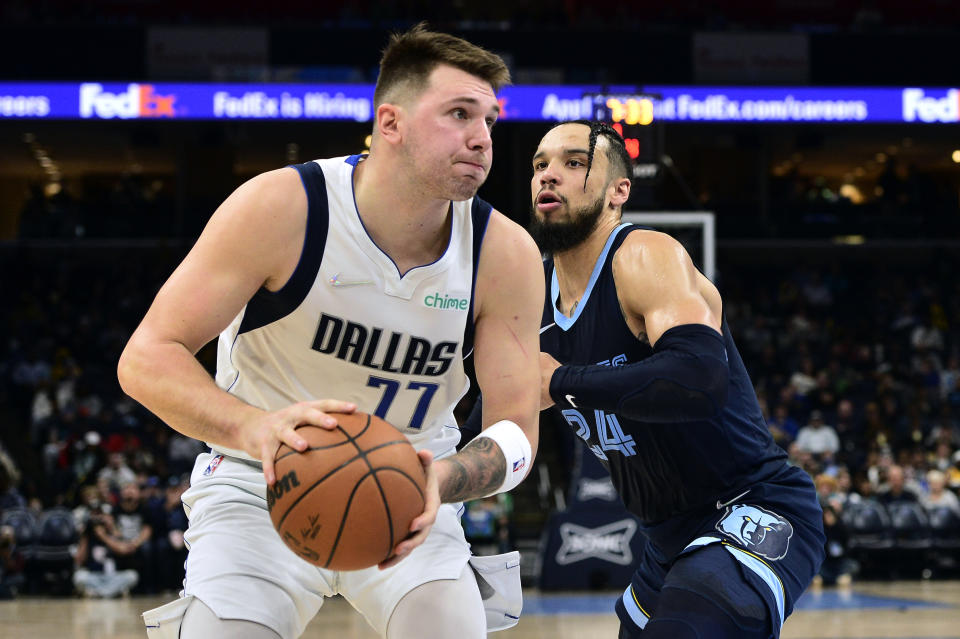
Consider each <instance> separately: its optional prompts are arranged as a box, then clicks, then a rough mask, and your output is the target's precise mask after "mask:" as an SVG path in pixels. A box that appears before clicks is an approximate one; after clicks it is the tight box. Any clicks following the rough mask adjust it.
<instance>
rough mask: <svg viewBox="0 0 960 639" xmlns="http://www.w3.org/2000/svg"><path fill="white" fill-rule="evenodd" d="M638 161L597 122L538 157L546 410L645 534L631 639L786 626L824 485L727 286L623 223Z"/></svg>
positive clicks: (815, 564) (667, 244) (814, 552)
mask: <svg viewBox="0 0 960 639" xmlns="http://www.w3.org/2000/svg"><path fill="white" fill-rule="evenodd" d="M630 166H631V164H630V158H629V156H628V154H627V152H626V149H625V148H624V143H623V140H622V138H621V137H620V136H619V135H618V134H617V133H616V131H614V130H613V129H611V128H610V127H608V126H606V125H603V124H601V123H597V122H588V121H577V122H569V123H564V124H561V125H558V126H556V127H555V128H553V129H552V130H550V131H549V132H548V133H547V134H546V135H545V136H544V137H543V139H542V140H541V142H540V145H539V147H538V148H537V151H536V154H535V155H534V156H533V179H532V182H531V189H532V197H533V214H532V215H533V217H532V222H531V233H532V235H533V236H534V238H535V239H536V240H537V242H538V244H539V245H540V248H541V250H542V251H544V253H545V254H547V255H548V257H547V259H546V260H545V262H544V267H545V274H546V285H547V297H546V304H545V307H544V315H543V320H542V327H541V335H540V348H541V351H543V352H542V353H541V355H540V365H541V394H540V405H541V409H544V408H548V407H550V406H554V405H555V406H556V408H557V409H558V410H559V411H560V412H561V413H562V415H563V418H564V419H565V420H566V421H567V422H568V423H569V424H570V426H571V427H572V428H574V429H575V431H576V434H577V435H579V436H580V437H581V438H582V439H583V441H584V442H585V444H586V446H587V447H588V448H589V449H590V450H591V451H592V452H593V454H594V455H596V456H597V457H598V458H599V459H600V461H601V462H602V463H603V464H604V465H605V466H606V467H607V468H608V469H609V471H610V475H611V478H612V480H613V483H614V485H615V486H616V488H617V491H618V492H619V494H620V496H621V498H622V499H623V501H624V503H625V504H626V506H627V508H628V509H629V510H630V511H631V512H633V513H634V514H636V515H637V516H638V517H639V518H640V519H641V521H642V526H643V530H644V532H645V534H646V536H647V537H648V539H649V543H648V544H647V546H646V551H645V554H644V556H643V557H642V558H641V559H640V562H639V565H638V566H637V570H636V572H635V574H634V577H633V580H632V583H631V585H630V586H629V587H628V588H627V589H626V591H625V592H624V594H623V597H622V598H621V599H620V600H618V601H617V604H616V610H617V614H618V615H619V617H620V620H621V631H620V637H630V638H633V637H642V638H643V639H651V638H654V637H659V638H669V639H688V638H689V639H693V638H707V637H710V638H714V637H717V638H721V637H722V638H730V639H733V638H737V639H746V638H748V637H757V638H766V637H771V636H773V637H777V636H779V633H780V628H781V626H782V624H783V621H784V619H785V618H786V617H787V615H789V614H790V612H791V610H792V609H793V604H794V602H796V600H797V598H798V597H799V596H800V594H801V593H802V592H803V590H804V588H805V587H806V586H807V585H808V584H809V582H810V580H811V579H812V578H813V576H814V575H815V574H816V573H817V570H818V568H819V566H820V562H821V561H822V558H823V529H822V524H821V521H822V519H821V511H820V508H819V506H818V504H817V497H816V493H815V491H814V487H813V483H812V481H811V480H810V478H809V477H808V476H807V475H806V474H805V473H804V472H803V471H801V470H799V469H797V468H794V467H791V466H788V465H787V462H786V457H787V456H786V454H785V453H784V451H783V450H781V449H780V448H779V447H777V446H776V444H774V442H773V440H772V439H771V437H770V435H769V434H768V432H767V428H766V425H765V423H764V420H763V417H762V415H761V413H760V408H759V406H758V404H757V399H756V396H755V394H754V391H753V386H752V384H751V382H750V378H749V377H748V375H747V371H746V369H745V368H744V365H743V361H742V360H741V359H740V355H739V353H738V352H737V348H736V346H735V345H734V342H733V338H732V337H731V335H730V331H729V329H728V328H727V325H726V322H725V321H724V319H723V304H722V301H721V299H720V295H719V293H718V292H717V289H716V288H715V287H714V285H713V284H712V283H711V282H710V281H709V280H707V278H705V277H704V276H703V275H702V274H701V273H700V272H699V271H698V270H697V269H696V267H695V266H694V265H693V263H692V261H691V260H690V257H689V255H687V253H686V251H685V250H684V249H683V247H682V246H681V245H680V244H679V243H678V242H676V241H675V240H674V239H672V238H671V237H670V236H668V235H664V234H662V233H658V232H655V231H652V230H646V229H642V228H639V227H636V226H633V225H630V224H622V223H621V209H622V207H623V205H624V203H625V202H626V201H627V198H628V196H629V194H630V180H629V176H630V175H631V173H630Z"/></svg>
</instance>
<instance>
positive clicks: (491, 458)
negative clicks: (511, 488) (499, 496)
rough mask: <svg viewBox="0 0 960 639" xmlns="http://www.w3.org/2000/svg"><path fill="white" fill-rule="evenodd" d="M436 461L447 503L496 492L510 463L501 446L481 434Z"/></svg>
mask: <svg viewBox="0 0 960 639" xmlns="http://www.w3.org/2000/svg"><path fill="white" fill-rule="evenodd" d="M437 464H439V465H441V466H442V467H443V470H442V471H441V472H440V475H439V478H440V500H441V501H442V502H444V503H451V502H458V501H467V500H470V499H479V498H480V497H484V496H486V495H489V494H491V493H494V492H496V491H497V489H498V488H499V487H500V486H501V485H502V484H503V480H504V478H505V477H506V475H507V462H506V458H505V457H504V455H503V453H502V452H501V450H500V447H499V446H498V445H497V443H496V442H495V441H493V440H492V439H490V438H489V437H478V438H476V439H474V440H473V441H472V442H470V443H469V444H467V445H466V446H465V447H464V448H463V449H462V450H461V451H460V452H459V453H457V454H456V455H453V456H451V457H447V458H445V459H441V460H440V461H438V462H437Z"/></svg>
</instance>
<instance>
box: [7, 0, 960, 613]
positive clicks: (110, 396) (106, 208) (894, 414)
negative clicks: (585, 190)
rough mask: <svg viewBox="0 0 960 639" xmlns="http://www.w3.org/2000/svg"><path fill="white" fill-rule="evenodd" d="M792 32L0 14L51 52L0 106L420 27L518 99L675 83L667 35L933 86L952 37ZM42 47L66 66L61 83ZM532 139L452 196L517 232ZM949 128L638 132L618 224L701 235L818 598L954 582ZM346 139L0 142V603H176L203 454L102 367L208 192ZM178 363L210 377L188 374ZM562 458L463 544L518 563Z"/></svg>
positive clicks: (345, 131) (617, 18) (873, 12)
mask: <svg viewBox="0 0 960 639" xmlns="http://www.w3.org/2000/svg"><path fill="white" fill-rule="evenodd" d="M804 4H805V3H796V2H790V1H788V0H777V1H774V2H741V3H723V2H705V1H700V0H687V1H685V2H673V1H671V2H667V1H663V2H654V3H643V6H642V7H639V6H634V4H633V3H627V2H614V1H613V0H610V1H607V2H596V1H591V2H580V1H577V0H563V1H560V0H525V1H523V2H493V3H482V4H477V3H473V4H470V3H463V2H454V3H452V4H450V5H449V6H447V7H446V8H444V9H437V8H436V7H433V6H432V5H431V6H429V7H428V6H427V4H426V3H423V2H407V3H399V4H398V3H386V2H378V1H376V0H372V1H369V2H367V1H363V0H356V1H353V2H348V3H337V6H336V7H335V8H334V6H333V4H332V3H323V2H321V3H317V2H297V3H292V8H288V11H289V12H288V13H285V14H284V15H276V14H275V12H274V11H273V8H272V7H271V9H270V11H267V10H266V9H263V8H261V7H262V5H261V4H259V3H252V2H241V3H236V2H231V3H229V4H227V3H223V2H209V3H202V4H201V5H198V4H197V3H184V2H171V1H169V0H165V1H164V2H160V1H151V0H142V1H139V2H132V1H124V0H97V1H96V2H88V3H74V2H67V1H66V0H45V1H43V2H27V1H23V0H20V1H17V0H15V1H13V2H6V3H4V5H3V8H2V10H0V25H2V26H0V36H2V37H0V54H3V56H4V59H16V58H17V57H18V54H19V53H20V51H21V50H22V48H23V47H24V46H27V44H31V43H36V42H38V41H52V40H53V39H58V40H59V41H60V42H62V43H63V45H62V47H61V48H59V49H58V48H49V47H48V48H41V50H38V51H37V53H36V55H33V56H31V57H30V59H29V60H27V61H26V62H25V63H24V64H23V65H21V66H17V67H16V68H14V67H12V66H7V67H6V68H5V69H4V71H3V72H2V73H0V80H26V79H31V80H51V79H58V80H62V79H68V80H90V79H98V80H103V81H106V80H117V81H131V82H132V81H138V80H144V79H157V80H160V79H166V80H169V79H177V80H198V79H199V80H210V79H230V80H239V79H251V80H252V79H256V80H258V81H268V80H276V79H283V78H287V79H289V80H290V81H303V80H314V79H320V80H321V81H328V80H336V81H348V80H349V81H365V82H371V81H373V80H374V79H375V78H374V77H372V76H371V74H372V73H373V72H374V70H375V68H376V59H377V55H378V51H379V48H380V47H381V46H382V44H383V41H384V37H385V34H386V32H387V31H388V30H389V29H390V28H403V27H406V26H409V25H410V24H411V23H412V22H413V21H414V20H413V19H411V17H410V16H417V17H418V18H419V17H422V16H426V17H429V18H430V19H431V23H432V24H433V25H434V26H436V27H437V28H440V29H447V30H450V31H454V32H457V33H460V34H462V35H464V36H466V37H467V38H469V39H471V40H474V41H476V42H478V43H480V44H485V45H487V46H489V47H491V48H492V49H494V50H495V51H497V52H498V53H501V54H504V55H505V57H506V58H507V60H508V62H510V64H511V66H512V68H513V70H514V75H515V77H516V78H517V80H518V81H522V82H528V83H537V82H553V83H563V82H628V83H634V84H637V83H646V82H662V83H674V84H684V83H695V82H701V83H702V82H704V81H708V80H709V77H707V78H704V77H702V74H701V72H702V71H703V68H702V67H700V66H698V63H697V60H696V55H697V50H696V48H695V47H692V46H691V37H692V36H693V35H694V34H696V33H701V32H705V31H709V32H711V33H724V34H733V39H732V40H731V42H732V41H734V40H735V39H736V36H737V34H740V33H767V32H770V31H779V32H782V33H786V34H790V36H791V37H793V36H795V35H797V34H800V35H801V36H802V38H803V39H804V42H806V45H805V46H806V47H808V48H807V49H806V53H805V54H804V55H803V56H802V58H803V60H805V64H806V67H805V70H804V71H803V72H802V73H801V74H800V76H799V77H798V76H790V77H789V78H788V80H787V82H796V83H798V84H808V83H809V84H815V85H831V84H842V83H846V84H848V85H863V84H865V83H872V84H874V85H881V84H884V83H888V84H891V85H894V86H912V85H913V84H914V83H929V84H931V85H933V86H948V85H949V84H950V82H955V81H956V78H955V76H954V75H951V73H950V72H949V69H948V70H947V71H944V68H945V67H944V65H945V64H946V63H947V61H949V60H952V59H953V57H954V48H953V44H955V37H954V35H953V34H955V30H956V26H957V22H958V20H960V18H958V15H957V14H955V12H953V11H951V10H950V5H951V3H949V2H945V1H940V0H923V1H922V2H913V3H911V4H910V8H906V4H904V3H899V2H892V1H884V0H823V1H821V2H816V3H809V4H810V7H808V8H804V6H803V5H804ZM224 15H229V16H230V20H231V22H230V24H231V25H233V26H234V27H249V26H251V25H257V26H260V25H263V24H267V25H268V27H267V29H268V31H269V35H270V45H269V47H268V48H267V52H266V53H265V55H264V59H263V60H261V61H257V62H256V63H255V64H252V65H247V66H238V65H236V64H229V65H218V66H210V67H209V68H205V69H204V70H202V71H196V72H194V71H191V72H190V73H186V74H184V72H182V71H181V72H173V71H165V70H164V68H163V67H162V66H157V67H152V66H151V61H154V62H155V61H156V57H155V56H153V54H151V53H150V52H149V51H147V53H144V46H145V33H149V29H151V28H154V27H157V26H158V25H159V26H170V25H173V26H178V27H182V26H190V27H200V28H207V27H212V26H218V25H219V23H220V20H221V17H222V16H224ZM318 33H323V34H328V35H329V38H326V37H325V38H319V39H318V38H317V34H318ZM91 34H92V35H91ZM562 34H566V36H565V37H559V36H561V35H562ZM610 34H614V35H615V36H616V38H613V40H615V41H613V42H611V38H610ZM95 40H99V42H100V43H99V44H91V42H93V41H95ZM318 40H324V42H318ZM326 40H329V42H326ZM346 40H352V41H356V42H359V45H358V46H357V47H356V48H355V49H354V51H355V52H357V53H356V55H355V58H356V59H350V55H348V53H350V54H352V52H350V51H347V52H346V53H345V50H341V49H344V46H343V45H344V42H345V41H346ZM573 41H576V42H579V44H578V45H577V46H576V47H574V45H573ZM80 45H82V46H80ZM63 47H69V48H71V49H72V50H75V51H77V55H76V56H72V57H69V59H64V57H63V56H62V51H63ZM311 48H314V49H316V51H308V49H311ZM574 49H575V51H574ZM581 49H585V50H586V51H587V53H583V52H582V51H581ZM117 51H121V52H123V51H125V52H127V53H128V54H129V55H117V54H116V52H117ZM841 52H844V53H841ZM940 56H945V57H944V58H943V59H942V60H941V57H940ZM651 61H653V62H651ZM948 66H949V65H948ZM950 68H952V67H950ZM178 73H179V75H178ZM194 73H196V74H198V75H195V74H194ZM748 80H749V79H744V81H743V83H747V81H748ZM774 80H775V78H774V79H771V78H766V79H765V80H761V82H766V83H772V82H774ZM546 126H547V125H546V124H543V123H537V124H531V123H509V122H505V123H503V124H501V125H498V127H497V129H495V138H494V139H495V142H494V148H495V158H496V162H495V166H494V169H493V172H492V175H491V179H490V181H489V182H488V185H487V186H485V187H484V190H482V191H481V195H482V196H483V197H484V198H486V199H488V200H490V201H492V202H494V204H495V205H497V206H498V208H501V209H502V210H504V211H506V212H507V213H509V214H510V215H511V216H512V217H513V218H514V219H516V220H517V221H519V222H520V223H526V221H527V215H528V214H527V210H528V207H529V204H528V201H529V200H528V194H527V188H528V187H527V183H528V179H529V168H528V160H529V155H530V153H531V152H532V150H533V149H534V147H535V141H536V140H537V139H539V136H540V135H541V134H542V133H543V131H544V130H545V128H546ZM956 126H957V125H956V124H952V125H950V124H938V125H919V127H918V126H917V125H911V126H909V127H907V126H897V125H874V126H870V125H862V124H858V125H842V124H825V125H811V124H803V125H801V124H781V125H772V124H769V125H746V124H722V123H708V124H684V125H680V124H677V125H672V124H671V125H665V126H664V128H663V137H662V139H661V141H660V144H661V145H662V147H661V148H660V149H659V150H660V151H662V154H663V155H662V156H660V157H657V158H655V160H656V161H657V162H662V163H663V166H669V167H671V170H670V171H667V170H664V171H663V175H662V176H661V177H660V178H659V179H658V180H655V181H650V182H649V183H648V182H643V181H638V184H637V191H638V197H637V198H636V207H635V208H637V209H645V210H678V209H679V210H701V211H711V212H714V213H715V214H716V216H717V238H716V239H717V277H716V280H717V283H718V286H719V288H720V290H721V293H722V294H723V296H724V300H725V303H726V307H725V313H726V316H727V319H728V321H729V324H730V327H731V330H732V331H733V334H734V337H735V339H736V341H737V342H738V345H739V348H740V350H741V353H742V355H743V357H744V360H745V362H746V365H747V368H748V370H749V371H750V373H751V376H752V378H753V381H754V384H755V387H756V390H757V394H758V396H759V398H760V401H761V405H762V407H763V409H764V412H765V417H766V419H767V423H768V426H769V429H770V432H771V434H772V435H773V437H774V438H775V440H776V441H777V442H778V443H779V444H780V445H781V446H782V447H783V448H784V449H785V450H787V451H788V452H789V455H790V459H791V462H792V463H794V464H796V465H798V466H800V467H802V468H804V469H805V470H806V471H807V472H808V473H809V474H810V475H811V476H812V477H813V478H814V479H815V482H816V485H817V488H818V492H819V493H820V496H821V502H822V505H823V506H824V510H825V524H826V525H827V529H828V542H827V543H828V547H827V551H828V553H827V554H828V561H827V564H826V565H825V567H824V571H823V573H822V575H821V577H820V580H821V581H823V582H824V583H828V584H829V583H841V584H843V583H849V581H850V579H851V578H853V577H854V576H856V575H858V574H859V575H865V576H873V577H890V576H900V577H916V578H920V577H927V578H929V577H937V576H941V575H955V574H957V570H958V568H960V504H958V494H960V278H958V277H957V273H958V267H960V250H958V249H960V241H958V231H960V206H958V203H960V168H958V167H960V150H954V149H953V146H954V142H951V139H955V138H956V136H955V133H954V130H955V127H956ZM368 129H369V124H368V123H329V122H328V123H316V122H311V123H306V124H296V125H294V124H290V123H239V122H230V123H215V124H214V123H203V122H201V123H196V122H176V123H171V122H142V121H140V122H106V123H105V122H93V121H90V122H84V123H82V124H77V123H72V122H71V123H66V122H46V121H44V122H32V121H24V120H19V121H18V120H8V119H4V118H2V117H0V150H2V151H3V153H2V154H0V155H2V159H0V169H2V172H0V299H2V300H4V302H3V305H2V309H3V310H2V312H0V597H9V596H13V595H14V594H15V593H17V592H33V593H50V594H70V593H80V594H84V595H88V596H104V597H108V596H118V595H122V594H125V593H129V592H131V591H132V592H143V593H153V592H158V591H165V590H176V589H178V588H179V584H180V582H181V580H182V578H183V559H184V557H185V553H186V550H185V546H184V543H183V530H184V528H185V526H186V519H185V516H184V514H183V511H182V508H181V505H180V495H181V494H182V492H183V491H184V490H185V489H186V488H187V486H188V483H189V473H190V470H191V468H192V465H193V460H194V457H195V456H196V454H197V453H198V452H200V451H202V450H203V449H204V447H203V444H202V443H200V442H197V441H194V440H191V439H188V438H185V437H183V436H181V435H179V434H178V433H176V432H175V431H173V430H172V429H170V428H168V427H167V426H166V425H164V424H163V423H161V422H160V421H159V420H157V419H156V418H155V417H153V416H152V415H151V414H150V413H148V412H147V411H146V410H145V409H143V408H142V407H141V406H139V405H138V404H136V403H135V402H133V401H132V400H131V399H130V398H128V397H126V396H125V395H124V394H123V393H122V391H121V390H120V388H119V386H118V384H117V381H116V375H115V366H116V362H117V358H118V356H119V354H120V351H121V349H122V348H123V346H124V344H125V342H126V340H127V338H128V337H129V335H130V332H131V331H132V330H133V328H134V327H135V326H136V325H137V323H138V322H139V319H140V318H141V317H142V315H143V313H144V312H145V311H146V309H147V307H148V305H149V303H150V301H151V299H152V297H153V295H154V294H155V292H156V290H157V288H158V287H159V286H160V284H161V283H162V282H163V280H164V279H165V278H166V277H167V275H168V274H169V273H170V271H171V270H172V269H173V267H174V266H175V265H176V264H177V262H178V261H179V259H181V258H182V256H183V255H184V254H185V252H186V251H187V250H188V249H189V246H190V243H191V242H192V241H193V239H194V238H195V237H196V234H197V233H198V232H199V230H200V229H201V228H202V226H203V223H204V222H205V220H206V219H207V217H208V216H209V215H210V213H211V212H212V211H213V209H214V208H215V207H216V205H217V203H218V202H219V201H220V200H222V199H223V198H224V197H225V196H226V195H227V194H228V193H229V192H230V190H232V188H235V186H236V185H237V184H239V183H240V182H241V181H242V180H244V179H246V178H249V177H250V176H252V175H253V174H255V173H257V172H259V171H262V170H266V169H270V168H276V167H277V166H282V165H284V164H286V163H291V162H297V161H305V160H308V159H312V158H314V157H326V156H332V155H343V154H347V153H352V152H356V151H360V150H362V149H363V145H364V142H363V138H364V136H365V135H366V134H367V133H368V132H369V131H368ZM42 158H46V159H45V160H44V159H42ZM51 166H53V169H51V168H50V167H51ZM501 203H503V204H501ZM695 257H696V256H695ZM200 358H201V360H202V361H203V362H204V363H205V364H207V365H208V366H212V364H213V361H212V359H213V349H212V347H211V346H208V347H207V348H205V349H204V350H203V351H201V353H200ZM464 408H465V409H468V408H469V405H468V403H465V405H464ZM575 445H577V444H576V443H575V442H574V440H573V439H572V437H571V435H570V433H569V430H568V429H567V428H566V427H565V426H563V427H557V425H555V424H552V423H546V422H545V423H544V424H543V432H542V434H541V450H540V455H539V457H538V461H537V465H538V466H540V467H542V468H544V469H545V471H546V472H540V473H539V474H538V475H537V476H536V478H531V479H530V480H528V481H527V482H525V484H523V485H522V486H521V487H520V488H519V489H518V490H517V491H515V495H514V496H513V497H512V498H508V499H501V500H497V499H493V500H484V501H482V502H478V503H475V504H472V505H471V507H470V508H468V512H467V514H466V516H465V518H464V524H465V526H467V531H468V536H469V537H470V538H471V539H472V540H473V541H474V542H475V543H476V544H477V545H478V546H479V545H482V546H489V547H491V548H494V549H497V548H503V547H510V546H513V545H516V544H517V543H521V542H523V541H525V540H526V541H529V540H531V539H532V540H533V544H534V547H535V546H536V540H537V538H538V535H540V534H541V533H542V529H543V526H544V522H545V520H546V517H547V515H548V513H549V511H550V510H551V509H556V508H562V504H561V503H560V501H561V500H557V499H556V498H555V497H554V496H555V495H556V493H557V491H560V492H563V491H565V490H567V488H568V486H569V485H570V483H571V482H572V481H575V479H576V478H575V476H574V473H573V471H572V465H571V459H572V458H573V453H572V450H573V447H574V446H575Z"/></svg>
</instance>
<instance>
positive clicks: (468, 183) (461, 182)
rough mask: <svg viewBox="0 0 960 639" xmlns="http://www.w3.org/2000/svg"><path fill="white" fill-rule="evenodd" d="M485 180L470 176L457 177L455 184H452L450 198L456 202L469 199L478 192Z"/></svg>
mask: <svg viewBox="0 0 960 639" xmlns="http://www.w3.org/2000/svg"><path fill="white" fill-rule="evenodd" d="M484 178H486V176H484ZM483 182H484V180H476V179H473V178H471V177H470V176H467V177H465V178H459V179H456V180H454V181H453V184H451V185H450V195H449V198H450V199H451V200H453V201H454V202H462V201H463V200H469V199H470V198H472V197H473V196H474V195H476V194H477V190H478V189H479V188H480V186H481V185H482V184H483Z"/></svg>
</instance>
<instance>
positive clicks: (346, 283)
mask: <svg viewBox="0 0 960 639" xmlns="http://www.w3.org/2000/svg"><path fill="white" fill-rule="evenodd" d="M364 284H373V280H344V279H340V273H337V274H336V275H334V276H333V277H331V278H330V285H331V286H362V285H364Z"/></svg>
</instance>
